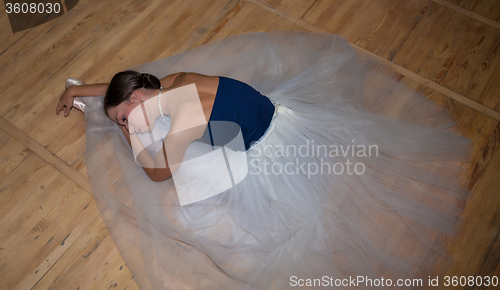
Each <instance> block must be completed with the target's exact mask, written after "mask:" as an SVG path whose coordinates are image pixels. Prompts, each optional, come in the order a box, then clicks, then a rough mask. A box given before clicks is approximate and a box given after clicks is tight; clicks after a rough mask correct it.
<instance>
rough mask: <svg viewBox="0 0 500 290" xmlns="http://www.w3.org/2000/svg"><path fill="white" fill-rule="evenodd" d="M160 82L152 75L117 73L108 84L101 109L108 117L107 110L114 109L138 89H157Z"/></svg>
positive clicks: (127, 72) (128, 72) (130, 71)
mask: <svg viewBox="0 0 500 290" xmlns="http://www.w3.org/2000/svg"><path fill="white" fill-rule="evenodd" d="M160 87H161V83H160V80H159V79H158V78H157V77H155V76H154V75H151V74H147V73H139V72H136V71H133V70H126V71H122V72H119V73H117V74H116V75H115V76H114V77H113V78H112V79H111V82H109V86H108V89H107V91H106V95H105V96H104V101H103V109H104V112H105V113H106V115H107V116H108V117H109V115H108V109H110V108H112V107H116V106H118V105H119V104H121V103H122V102H124V101H126V100H128V99H129V98H130V95H132V93H133V92H134V91H135V90H137V89H140V88H144V89H152V90H154V89H159V88H160Z"/></svg>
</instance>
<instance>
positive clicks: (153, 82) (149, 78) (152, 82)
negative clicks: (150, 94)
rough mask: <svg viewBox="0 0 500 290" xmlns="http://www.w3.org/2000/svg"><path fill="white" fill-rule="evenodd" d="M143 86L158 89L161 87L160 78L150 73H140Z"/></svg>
mask: <svg viewBox="0 0 500 290" xmlns="http://www.w3.org/2000/svg"><path fill="white" fill-rule="evenodd" d="M141 76H142V83H143V86H142V87H143V88H145V89H159V88H160V87H161V82H160V80H159V79H158V78H157V77H155V76H154V75H152V74H148V73H141Z"/></svg>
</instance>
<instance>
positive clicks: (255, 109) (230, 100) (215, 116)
mask: <svg viewBox="0 0 500 290" xmlns="http://www.w3.org/2000/svg"><path fill="white" fill-rule="evenodd" d="M274 110H275V106H274V104H273V103H272V102H271V100H270V99H269V98H268V97H266V96H264V95H262V94H261V93H260V92H259V91H257V90H255V89H254V88H252V87H251V86H250V85H248V84H246V83H244V82H241V81H238V80H235V79H232V78H228V77H223V76H219V86H218V88H217V93H216V95H215V101H214V105H213V108H212V112H211V114H210V119H209V123H208V126H207V130H206V131H205V134H204V135H203V137H202V138H201V139H200V140H201V141H202V142H205V143H208V144H212V145H222V144H214V143H217V141H216V140H214V139H219V138H214V137H215V135H217V133H216V132H215V131H216V130H215V128H216V127H215V126H214V125H216V124H218V123H217V122H214V121H227V123H230V124H237V125H238V126H239V128H241V134H242V135H243V140H244V146H245V150H248V149H249V148H250V146H251V145H252V143H253V142H255V141H258V140H259V138H260V137H261V136H262V135H264V133H265V132H266V130H267V128H269V125H270V123H271V120H272V118H273V115H274ZM219 123H222V122H219ZM236 127H237V126H236ZM219 128H221V127H219ZM233 128H234V126H233ZM231 130H232V129H231V128H227V126H226V127H224V128H223V129H220V130H217V131H219V132H220V131H224V132H225V133H226V134H227V133H228V131H231ZM230 135H234V134H230ZM222 143H224V142H222Z"/></svg>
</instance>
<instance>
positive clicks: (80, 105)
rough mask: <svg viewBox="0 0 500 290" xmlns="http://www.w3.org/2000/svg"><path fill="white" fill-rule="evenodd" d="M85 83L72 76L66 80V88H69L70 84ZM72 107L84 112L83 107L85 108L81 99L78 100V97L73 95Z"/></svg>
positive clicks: (78, 84)
mask: <svg viewBox="0 0 500 290" xmlns="http://www.w3.org/2000/svg"><path fill="white" fill-rule="evenodd" d="M84 84H85V83H84V82H82V81H81V80H77V79H74V78H68V79H67V80H66V84H65V85H66V88H69V87H71V86H80V85H84ZM73 107H75V108H76V109H77V110H79V111H81V112H82V113H84V109H85V103H84V102H82V100H80V99H79V98H78V97H74V98H73Z"/></svg>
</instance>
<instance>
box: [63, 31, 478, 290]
mask: <svg viewBox="0 0 500 290" xmlns="http://www.w3.org/2000/svg"><path fill="white" fill-rule="evenodd" d="M371 65H372V63H370V62H366V63H365V64H363V63H362V62H361V61H360V58H359V56H357V55H356V53H355V52H354V51H353V50H352V48H351V47H350V46H349V44H348V43H347V41H345V39H343V38H341V37H339V36H335V35H328V34H316V33H305V32H273V33H250V34H245V35H239V36H233V37H229V38H226V39H223V40H221V41H218V42H214V43H210V44H207V45H204V46H202V47H199V48H197V49H194V50H190V51H187V52H185V53H182V54H179V55H176V56H172V57H169V58H167V59H163V60H159V61H155V62H152V63H148V64H144V65H140V66H136V67H133V68H130V69H129V70H127V71H124V72H120V73H118V74H116V75H115V76H114V77H113V78H112V80H111V81H110V83H109V84H95V85H84V84H83V83H81V82H77V81H74V80H73V84H76V85H75V86H69V85H70V84H71V82H72V80H69V81H68V84H67V86H68V87H69V88H68V89H67V90H66V92H65V93H64V94H63V96H62V97H61V99H60V101H59V104H58V106H57V108H56V110H57V112H59V111H61V109H63V108H64V107H65V108H66V109H65V114H66V115H67V114H68V113H69V109H70V108H71V106H73V104H75V106H78V103H74V101H75V98H74V97H75V96H82V97H83V96H84V98H82V100H83V102H84V103H85V104H84V106H83V105H82V106H81V107H80V108H81V109H82V110H83V111H84V112H85V118H86V132H87V135H86V142H87V166H88V174H89V180H90V181H91V185H92V190H93V192H94V196H95V198H96V201H97V203H98V205H99V208H100V210H101V215H102V216H103V219H104V221H105V223H106V225H107V227H108V229H109V230H110V232H111V235H112V236H113V239H114V241H115V243H116V245H117V247H118V249H119V250H120V253H121V254H122V256H123V257H124V260H125V261H126V262H127V265H128V266H129V268H130V270H131V272H132V273H133V274H134V278H135V279H136V281H137V283H138V285H139V286H140V288H141V289H169V288H172V289H288V288H297V287H298V286H357V287H360V288H370V287H377V286H387V287H388V288H391V287H394V286H408V285H407V284H405V283H408V281H414V280H412V279H416V281H417V282H416V283H417V284H416V285H414V286H428V280H429V275H430V274H431V273H434V272H433V267H434V265H435V264H436V262H437V261H438V260H440V261H441V260H442V261H443V262H451V260H450V257H449V255H448V254H447V252H446V249H445V241H446V239H444V237H446V236H449V235H453V234H454V233H455V232H456V230H457V228H458V226H459V222H460V213H461V211H462V209H461V208H460V204H461V202H462V201H463V200H464V199H465V198H467V196H468V195H469V194H470V192H469V191H468V190H467V189H465V188H463V187H461V186H460V185H459V184H458V182H459V179H458V178H457V177H456V172H458V170H459V168H460V165H461V163H460V162H464V161H467V158H468V153H469V150H470V145H471V142H470V140H469V139H467V138H464V137H461V136H459V135H455V134H452V133H450V132H447V131H445V129H446V128H449V127H450V126H452V125H453V121H450V119H449V115H448V114H447V113H446V112H445V111H444V110H443V109H442V108H438V106H435V105H433V104H432V102H431V101H430V100H427V99H426V98H425V97H423V96H421V95H417V94H410V95H409V97H408V98H409V100H411V101H413V104H416V105H417V106H414V107H410V108H408V109H407V111H406V113H407V114H405V115H403V116H400V118H388V117H387V116H384V114H382V113H380V112H379V113H374V112H373V110H372V111H370V110H368V105H367V104H369V102H367V101H368V100H369V99H368V98H367V97H368V96H371V97H373V98H374V99H377V100H382V98H381V96H384V93H386V92H387V91H389V90H391V89H397V90H399V93H400V94H401V96H403V93H404V92H405V90H404V87H401V86H399V87H398V86H397V84H396V83H395V82H391V80H390V79H388V78H386V77H384V76H383V75H382V74H381V73H376V72H375V69H374V68H373V67H372V66H371ZM209 72H212V73H209ZM370 73H373V74H370ZM224 75H226V76H224ZM228 76H231V77H228ZM369 76H370V77H369ZM160 77H161V79H160ZM368 80H370V81H373V80H376V82H375V84H377V85H378V86H375V87H372V88H373V89H370V90H368V91H365V92H363V91H362V88H363V86H366V85H368V84H369V82H368ZM377 89H378V90H377ZM384 90H385V91H384ZM408 91H409V89H407V90H406V92H408ZM90 96H95V97H90ZM103 96H104V97H103ZM407 96H408V95H407ZM364 98H366V99H364ZM77 101H79V100H77ZM186 104H190V105H189V106H187V105H186ZM373 104H375V103H372V106H371V107H370V108H372V109H373V108H376V105H380V103H377V104H375V105H373ZM420 108H425V111H423V112H425V113H427V115H425V114H420V115H418V116H417V118H414V119H410V117H412V116H415V115H414V113H415V112H417V110H419V109H420ZM189 116H194V117H192V118H189ZM423 117H432V120H431V119H429V118H423ZM430 120H431V121H432V122H433V123H430V124H431V125H429V121H430ZM217 122H222V123H223V124H225V126H222V127H217ZM179 124H182V125H183V126H181V125H179ZM179 126H180V127H179ZM193 128H194V129H193ZM190 129H193V130H190ZM212 129H213V130H212ZM188 131H189V134H188ZM179 132H181V134H183V133H186V134H184V135H183V136H185V138H180V137H172V136H175V135H176V133H179ZM214 152H215V153H214ZM214 156H218V157H217V158H214ZM138 164H139V165H138ZM152 181H156V182H152ZM443 269H445V267H444V268H443ZM408 279H409V280H408ZM353 281H355V282H353ZM346 283H347V284H346ZM400 283H403V284H400ZM418 283H421V284H418Z"/></svg>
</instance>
